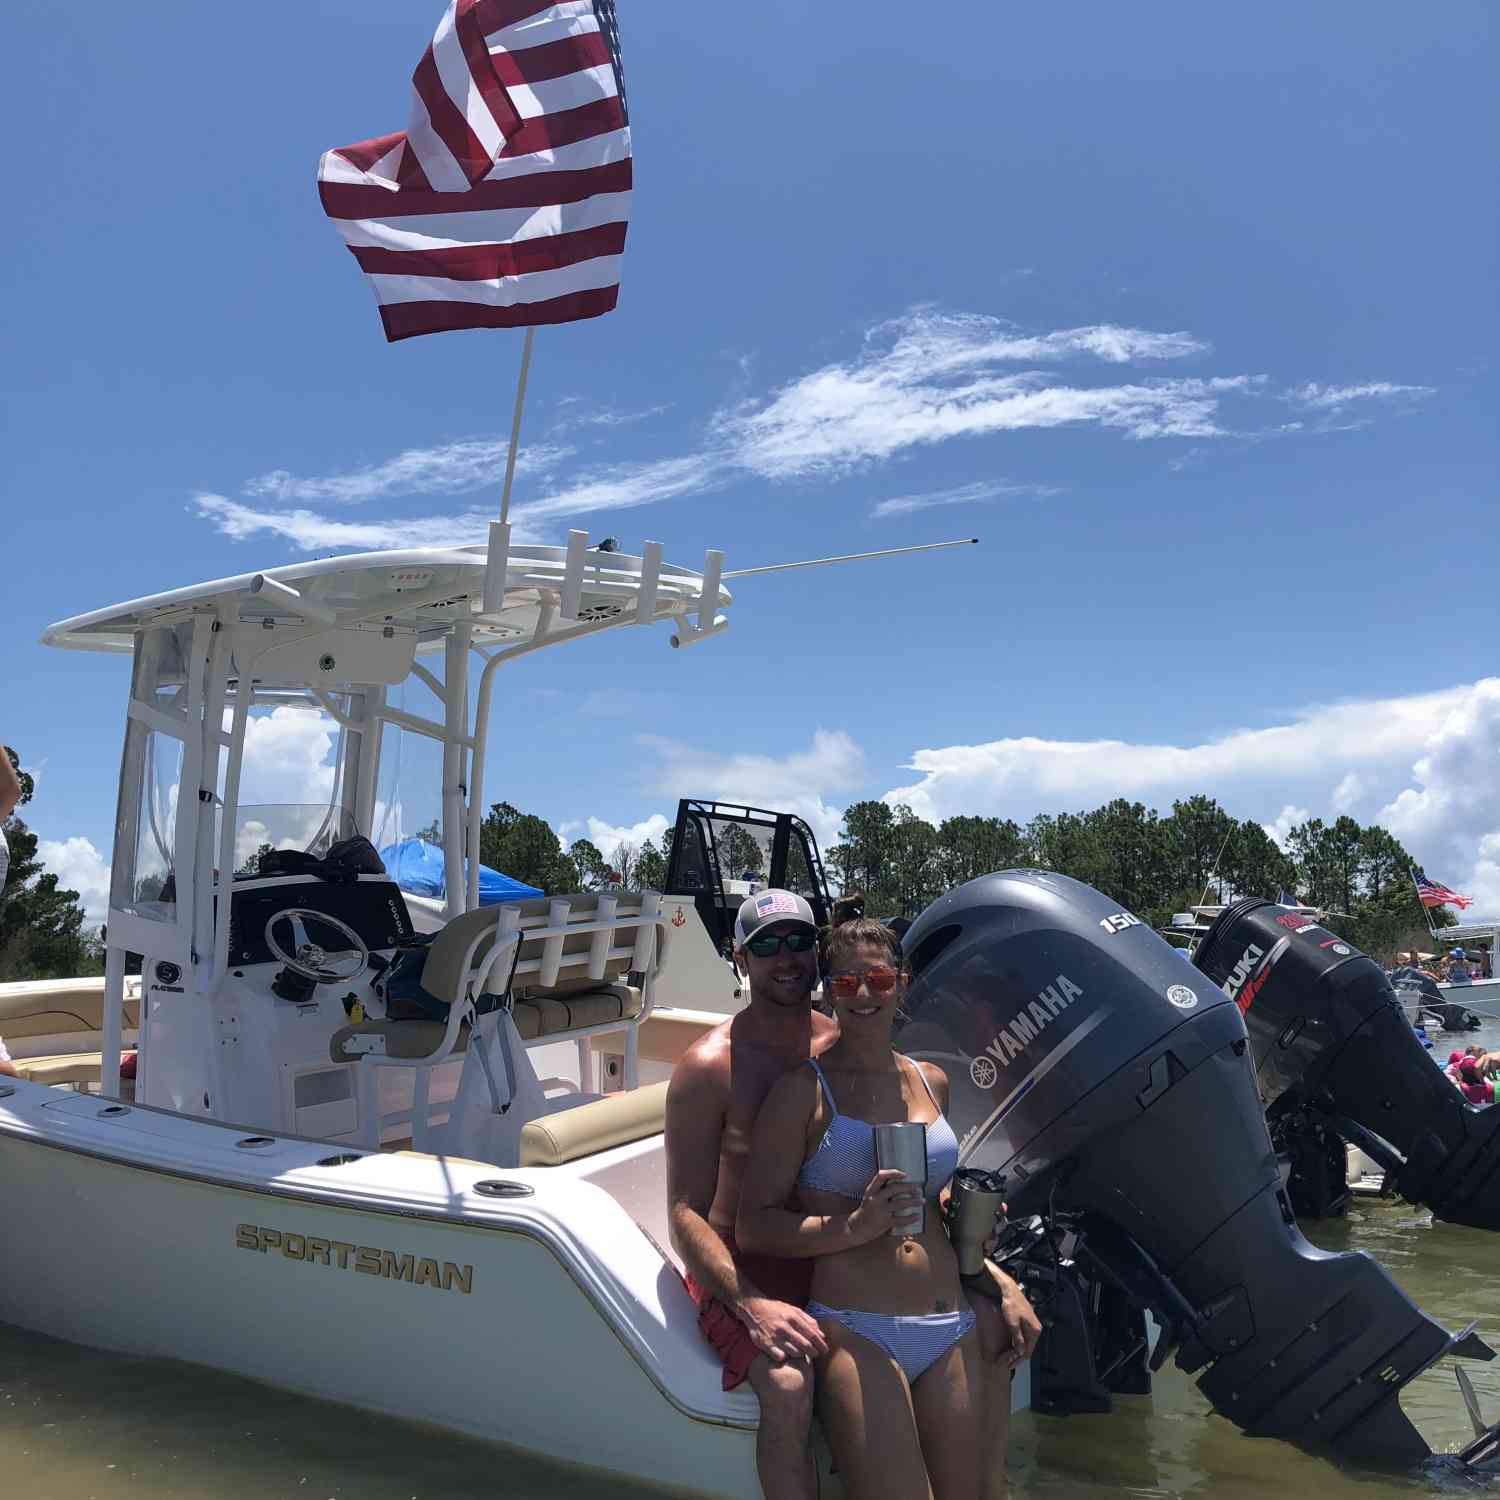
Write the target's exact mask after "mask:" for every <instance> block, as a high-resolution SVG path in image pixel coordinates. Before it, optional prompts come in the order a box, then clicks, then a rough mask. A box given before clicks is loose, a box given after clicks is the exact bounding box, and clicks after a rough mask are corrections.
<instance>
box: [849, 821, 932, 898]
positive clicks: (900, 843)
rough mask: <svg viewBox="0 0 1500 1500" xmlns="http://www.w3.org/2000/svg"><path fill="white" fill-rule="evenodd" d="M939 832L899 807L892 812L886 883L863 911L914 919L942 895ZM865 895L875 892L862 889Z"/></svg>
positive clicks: (926, 822)
mask: <svg viewBox="0 0 1500 1500" xmlns="http://www.w3.org/2000/svg"><path fill="white" fill-rule="evenodd" d="M938 851H939V845H938V831H937V829H936V828H934V827H933V826H932V824H931V823H929V822H928V821H927V820H926V819H925V818H919V817H918V816H917V815H916V814H915V813H914V812H913V811H912V810H911V808H909V807H907V806H905V805H902V806H900V807H897V808H895V809H894V817H893V819H892V823H891V835H890V863H889V869H888V874H887V878H886V880H885V881H884V882H883V883H882V884H881V885H880V886H878V887H877V888H876V890H877V892H878V895H879V901H878V904H868V903H867V905H866V908H865V909H866V911H869V912H872V913H879V914H881V915H899V916H903V917H914V916H916V914H917V913H918V912H919V911H921V910H922V908H923V907H925V906H927V905H929V904H930V903H931V902H933V901H935V900H936V899H937V898H938V897H939V896H940V895H942V893H943V876H942V865H941V861H940V859H939V852H938ZM865 894H866V896H870V895H872V894H874V893H872V892H871V890H870V888H869V887H868V886H866V887H865Z"/></svg>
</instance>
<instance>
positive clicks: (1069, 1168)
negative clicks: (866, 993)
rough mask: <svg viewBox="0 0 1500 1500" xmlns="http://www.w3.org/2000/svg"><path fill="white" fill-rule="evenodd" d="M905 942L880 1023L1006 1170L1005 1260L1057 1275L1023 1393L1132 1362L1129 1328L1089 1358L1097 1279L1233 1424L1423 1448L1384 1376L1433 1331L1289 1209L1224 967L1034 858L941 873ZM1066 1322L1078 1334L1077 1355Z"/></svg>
mask: <svg viewBox="0 0 1500 1500" xmlns="http://www.w3.org/2000/svg"><path fill="white" fill-rule="evenodd" d="M1278 930H1281V929H1278ZM904 951H905V953H906V955H907V957H908V961H909V963H910V965H911V968H912V973H913V977H912V982H911V987H910V990H909V992H908V997H907V1001H906V1004H905V1006H904V1009H903V1017H902V1020H901V1023H900V1026H901V1029H900V1032H899V1035H898V1039H897V1044H898V1045H899V1046H900V1047H901V1049H902V1051H904V1052H907V1053H909V1054H911V1055H914V1056H917V1057H922V1058H930V1059H931V1060H933V1061H935V1062H937V1063H938V1064H939V1065H940V1066H942V1067H944V1068H945V1069H946V1070H947V1072H948V1076H949V1084H950V1105H949V1110H948V1113H949V1117H950V1119H952V1120H953V1123H954V1126H955V1129H957V1130H958V1132H959V1139H960V1146H961V1150H960V1161H961V1163H962V1164H963V1165H965V1166H972V1167H978V1168H983V1169H985V1170H988V1171H995V1172H1004V1173H1006V1174H1007V1177H1008V1180H1009V1182H1010V1184H1011V1186H1010V1190H1009V1200H1010V1215H1011V1219H1012V1222H1013V1223H1017V1221H1021V1222H1022V1223H1023V1224H1024V1221H1025V1220H1026V1219H1027V1216H1033V1220H1034V1223H1033V1225H1032V1227H1031V1228H1029V1229H1027V1228H1024V1227H1023V1228H1022V1229H1020V1230H1019V1231H1018V1233H1019V1234H1020V1235H1021V1236H1022V1237H1023V1238H1024V1239H1025V1240H1026V1243H1025V1244H1024V1245H1023V1246H1022V1247H1021V1248H1020V1249H1019V1250H1018V1251H1016V1252H1015V1255H1014V1263H1015V1264H1016V1265H1017V1268H1018V1269H1019V1270H1020V1271H1021V1272H1022V1275H1023V1277H1025V1278H1027V1280H1028V1284H1029V1285H1041V1284H1043V1283H1047V1284H1049V1288H1050V1291H1051V1292H1052V1293H1054V1294H1057V1293H1058V1288H1059V1287H1060V1286H1061V1287H1063V1288H1066V1290H1065V1291H1063V1292H1061V1294H1060V1296H1061V1300H1060V1301H1059V1300H1058V1295H1054V1296H1053V1299H1052V1301H1053V1306H1054V1307H1055V1308H1056V1309H1057V1316H1056V1318H1055V1320H1054V1322H1053V1326H1052V1327H1051V1328H1049V1330H1048V1332H1047V1334H1046V1335H1045V1336H1044V1341H1043V1347H1042V1349H1041V1350H1040V1351H1039V1353H1038V1358H1037V1361H1036V1364H1037V1367H1038V1368H1036V1369H1035V1371H1034V1381H1035V1386H1034V1388H1035V1389H1037V1390H1038V1391H1039V1392H1040V1394H1041V1399H1040V1402H1039V1404H1041V1405H1042V1406H1043V1407H1044V1408H1045V1407H1047V1406H1048V1405H1049V1404H1050V1405H1051V1406H1052V1408H1053V1409H1068V1401H1067V1399H1066V1395H1067V1393H1066V1392H1065V1391H1058V1390H1056V1389H1054V1390H1053V1399H1052V1401H1051V1402H1050V1403H1049V1399H1048V1390H1049V1384H1050V1385H1051V1386H1053V1387H1056V1386H1057V1385H1059V1384H1062V1385H1066V1384H1067V1383H1068V1381H1069V1380H1070V1379H1072V1381H1073V1383H1074V1384H1075V1385H1077V1384H1079V1377H1078V1376H1077V1374H1076V1372H1077V1371H1078V1370H1079V1369H1083V1370H1085V1371H1088V1370H1092V1373H1093V1376H1094V1386H1095V1387H1096V1388H1097V1389H1093V1390H1081V1391H1079V1393H1078V1394H1079V1397H1080V1400H1079V1403H1078V1404H1079V1405H1080V1406H1083V1407H1086V1406H1087V1405H1088V1404H1089V1403H1090V1402H1091V1401H1095V1400H1097V1397H1098V1394H1099V1392H1100V1391H1101V1390H1105V1389H1107V1388H1108V1386H1109V1384H1110V1380H1109V1378H1108V1377H1109V1376H1110V1375H1111V1373H1112V1372H1113V1371H1115V1370H1116V1369H1117V1368H1129V1367H1132V1366H1133V1365H1135V1364H1136V1362H1137V1359H1138V1355H1139V1350H1137V1349H1135V1348H1133V1346H1132V1345H1131V1344H1130V1342H1129V1339H1128V1337H1127V1338H1126V1340H1125V1342H1124V1343H1121V1340H1120V1339H1119V1338H1118V1337H1117V1338H1115V1340H1114V1345H1115V1350H1114V1353H1113V1356H1112V1360H1111V1361H1110V1362H1108V1363H1106V1362H1105V1359H1104V1352H1105V1351H1104V1348H1103V1345H1104V1344H1106V1343H1108V1342H1109V1340H1108V1339H1105V1338H1103V1337H1101V1336H1100V1329H1099V1327H1098V1326H1097V1324H1098V1319H1097V1318H1095V1319H1092V1320H1091V1319H1090V1318H1089V1317H1088V1316H1087V1309H1088V1308H1089V1307H1090V1306H1095V1307H1097V1306H1098V1305H1099V1304H1098V1298H1097V1297H1096V1295H1095V1293H1096V1289H1097V1288H1098V1287H1100V1286H1104V1287H1107V1288H1109V1289H1110V1290H1111V1291H1112V1293H1113V1294H1119V1293H1122V1292H1123V1293H1124V1294H1126V1295H1128V1296H1129V1297H1130V1298H1132V1299H1133V1300H1134V1301H1136V1302H1137V1303H1139V1304H1144V1305H1145V1306H1147V1307H1149V1308H1150V1309H1151V1311H1152V1313H1153V1314H1154V1316H1155V1319H1156V1321H1157V1323H1158V1324H1159V1325H1160V1326H1161V1328H1162V1329H1163V1330H1164V1332H1163V1334H1162V1336H1161V1341H1159V1342H1158V1346H1157V1350H1156V1357H1155V1359H1154V1361H1153V1364H1154V1365H1156V1366H1159V1364H1160V1363H1161V1362H1162V1360H1163V1359H1164V1358H1165V1357H1166V1355H1167V1353H1168V1352H1171V1351H1175V1354H1176V1359H1177V1363H1178V1365H1179V1366H1180V1367H1181V1368H1182V1369H1184V1370H1185V1371H1187V1372H1188V1373H1191V1374H1197V1375H1198V1377H1199V1378H1198V1384H1199V1388H1200V1389H1201V1390H1202V1391H1203V1393H1204V1394H1205V1396H1207V1398H1208V1399H1209V1400H1210V1401H1211V1402H1212V1403H1213V1405H1214V1407H1215V1409H1216V1410H1218V1411H1219V1412H1221V1413H1222V1414H1223V1415H1225V1416H1227V1417H1229V1418H1230V1419H1231V1420H1232V1421H1234V1422H1235V1423H1236V1424H1238V1425H1239V1426H1240V1427H1241V1428H1243V1429H1244V1430H1245V1431H1246V1432H1247V1433H1251V1434H1255V1435H1264V1436H1273V1437H1280V1438H1284V1439H1287V1440H1288V1441H1291V1442H1294V1443H1297V1444H1299V1445H1301V1446H1303V1447H1307V1448H1310V1449H1315V1450H1324V1451H1327V1450H1335V1451H1338V1452H1342V1453H1345V1454H1347V1455H1349V1456H1351V1457H1357V1458H1358V1459H1359V1460H1360V1461H1361V1462H1362V1463H1371V1462H1378V1463H1383V1464H1390V1465H1394V1466H1407V1465H1411V1464H1415V1463H1418V1462H1420V1461H1421V1460H1422V1459H1424V1458H1425V1457H1427V1456H1428V1453H1429V1449H1428V1447H1427V1444H1426V1443H1425V1442H1424V1441H1423V1439H1422V1438H1421V1436H1420V1435H1419V1434H1418V1432H1417V1431H1416V1429H1415V1428H1414V1427H1413V1426H1412V1425H1411V1423H1410V1422H1409V1421H1408V1419H1407V1418H1406V1416H1405V1414H1404V1413H1403V1412H1402V1410H1401V1407H1400V1405H1399V1403H1398V1401H1397V1393H1398V1392H1399V1391H1400V1389H1401V1388H1402V1387H1403V1386H1404V1385H1406V1384H1407V1383H1408V1382H1409V1381H1410V1380H1411V1379H1413V1378H1414V1377H1415V1376H1416V1375H1417V1374H1419V1373H1420V1372H1421V1371H1422V1370H1424V1369H1426V1368H1427V1367H1428V1366H1429V1365H1431V1364H1432V1363H1433V1362H1434V1361H1435V1360H1436V1359H1438V1358H1439V1357H1440V1356H1442V1355H1443V1354H1444V1353H1446V1352H1447V1351H1448V1350H1449V1349H1450V1348H1451V1347H1452V1346H1453V1344H1454V1340H1453V1339H1452V1338H1451V1337H1450V1335H1449V1334H1448V1333H1447V1332H1446V1331H1445V1330H1444V1329H1443V1328H1441V1327H1440V1326H1439V1325H1438V1324H1437V1323H1435V1322H1434V1321H1433V1320H1432V1319H1430V1318H1428V1317H1427V1316H1426V1315H1425V1314H1424V1313H1422V1311H1421V1310H1420V1309H1419V1308H1417V1307H1416V1306H1415V1305H1414V1304H1413V1303H1412V1302H1411V1301H1410V1300H1409V1299H1408V1298H1407V1297H1406V1296H1405V1294H1404V1293H1402V1292H1401V1290H1400V1289H1399V1288H1398V1287H1397V1286H1396V1285H1395V1283H1394V1282H1393V1281H1392V1280H1391V1279H1390V1277H1389V1276H1387V1275H1386V1273H1385V1272H1384V1271H1383V1270H1382V1269H1381V1268H1380V1267H1379V1266H1378V1265H1377V1264H1376V1263H1375V1261H1373V1260H1372V1259H1370V1257H1368V1256H1367V1255H1365V1254H1363V1253H1360V1252H1348V1253H1343V1254H1333V1253H1329V1252H1327V1251H1323V1250H1319V1249H1316V1248H1315V1247H1314V1246H1312V1245H1310V1244H1309V1243H1308V1242H1307V1240H1305V1239H1304V1238H1303V1236H1302V1235H1301V1234H1300V1232H1299V1231H1298V1229H1297V1226H1296V1221H1295V1217H1294V1215H1293V1212H1292V1208H1291V1205H1290V1203H1289V1201H1288V1199H1287V1196H1286V1193H1285V1191H1284V1190H1283V1187H1282V1184H1281V1179H1280V1174H1279V1170H1278V1163H1277V1158H1276V1153H1275V1151H1274V1149H1273V1148H1272V1144H1271V1138H1270V1135H1269V1133H1268V1130H1267V1126H1266V1121H1265V1116H1264V1113H1263V1110H1262V1106H1261V1101H1260V1097H1259V1094H1258V1092H1257V1089H1256V1080H1255V1075H1254V1072H1253V1071H1252V1068H1251V1059H1250V1055H1249V1054H1250V1040H1249V1036H1248V1034H1247V1031H1246V1027H1245V1021H1244V1017H1243V1015H1242V1014H1241V1010H1240V1007H1239V1006H1238V1005H1236V1003H1235V1001H1234V1000H1233V999H1231V997H1230V996H1229V995H1228V994H1226V992H1225V991H1224V989H1222V988H1220V986H1219V985H1218V984H1217V983H1214V982H1212V981H1211V980H1210V978H1209V976H1208V975H1207V974H1205V973H1203V972H1200V971H1199V970H1197V969H1195V968H1194V967H1193V966H1192V965H1190V964H1188V963H1185V962H1184V960H1183V956H1182V955H1181V954H1180V953H1179V952H1178V951H1177V950H1176V949H1174V948H1173V947H1171V946H1170V945H1169V944H1168V943H1166V942H1165V941H1164V940H1163V939H1162V938H1160V937H1159V936H1157V935H1156V934H1155V933H1154V932H1152V931H1151V929H1150V928H1149V927H1147V926H1146V925H1144V924H1143V923H1140V922H1138V921H1136V920H1135V919H1134V918H1132V917H1130V915H1129V914H1128V913H1122V912H1120V910H1119V908H1118V904H1117V903H1115V902H1113V901H1111V900H1110V899H1109V898H1108V897H1106V896H1104V895H1101V894H1100V893H1099V892H1098V891H1095V890H1092V889H1091V888H1090V887H1088V886H1086V885H1083V884H1082V883H1080V882H1079V881H1076V880H1072V879H1069V878H1068V877H1066V876H1062V875H1054V874H1049V873H1046V872H1042V871H1036V870H1008V871H1004V872H1001V873H999V874H994V875H987V876H983V877H981V878H980V879H978V880H974V881H970V882H969V883H968V884H966V885H963V886H960V887H959V888H958V889H957V890H955V891H952V892H950V893H949V894H948V895H946V896H944V897H942V898H941V899H939V900H938V901H937V902H935V903H934V904H933V905H932V906H930V907H929V908H928V909H927V910H926V911H925V912H924V913H923V914H922V915H921V916H920V917H918V918H917V920H916V922H915V923H914V924H913V925H912V927H911V929H910V931H909V932H908V933H907V934H906V937H905V940H904ZM1069 1308H1071V1312H1069V1311H1068V1309H1069ZM1080 1309H1082V1311H1080ZM1115 1321H1116V1322H1117V1323H1118V1322H1119V1319H1118V1318H1116V1319H1115ZM1080 1339H1082V1340H1085V1341H1089V1340H1092V1341H1093V1343H1094V1344H1095V1345H1096V1347H1094V1348H1092V1349H1086V1350H1085V1351H1084V1355H1083V1357H1082V1358H1080V1353H1079V1350H1080V1345H1079V1342H1078V1341H1079V1340H1080ZM1049 1344H1051V1345H1052V1346H1053V1347H1051V1348H1050V1349H1049V1347H1048V1345H1049ZM1469 1347H1471V1348H1472V1345H1471V1346H1469ZM1069 1370H1072V1371H1074V1372H1075V1373H1074V1375H1073V1376H1071V1377H1070V1376H1069V1375H1068V1373H1067V1372H1068V1371H1069ZM1083 1383H1084V1384H1085V1385H1086V1384H1087V1381H1086V1380H1085V1381H1084V1382H1083ZM1116 1388H1119V1387H1118V1386H1116Z"/></svg>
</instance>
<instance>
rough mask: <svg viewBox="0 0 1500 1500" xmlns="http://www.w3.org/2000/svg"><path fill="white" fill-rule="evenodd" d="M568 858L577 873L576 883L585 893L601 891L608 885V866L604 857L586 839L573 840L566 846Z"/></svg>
mask: <svg viewBox="0 0 1500 1500" xmlns="http://www.w3.org/2000/svg"><path fill="white" fill-rule="evenodd" d="M568 858H569V859H571V860H572V861H573V867H574V868H575V869H576V870H577V871H578V883H579V884H580V885H581V886H582V887H583V888H584V890H586V891H602V890H603V889H604V888H605V887H606V886H607V885H608V884H609V866H608V865H607V864H605V862H604V856H603V855H602V854H601V853H600V852H599V850H598V848H597V847H596V846H595V845H594V844H593V843H591V842H590V841H589V840H588V839H574V840H573V842H572V843H571V844H570V845H569V846H568Z"/></svg>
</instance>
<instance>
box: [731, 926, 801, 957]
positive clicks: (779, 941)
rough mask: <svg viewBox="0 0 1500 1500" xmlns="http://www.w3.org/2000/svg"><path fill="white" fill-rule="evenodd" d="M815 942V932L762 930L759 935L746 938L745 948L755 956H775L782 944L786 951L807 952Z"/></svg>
mask: <svg viewBox="0 0 1500 1500" xmlns="http://www.w3.org/2000/svg"><path fill="white" fill-rule="evenodd" d="M817 943H818V935H817V933H815V932H802V931H798V932H763V933H762V934H761V935H760V936H759V937H753V938H749V939H747V940H746V942H745V948H746V951H747V952H750V953H753V954H754V955H755V956H756V957H757V958H775V957H776V955H777V954H778V953H780V952H781V949H782V945H783V944H785V945H786V948H787V951H788V952H791V953H808V952H810V951H811V950H812V949H813V948H815V947H816V946H817Z"/></svg>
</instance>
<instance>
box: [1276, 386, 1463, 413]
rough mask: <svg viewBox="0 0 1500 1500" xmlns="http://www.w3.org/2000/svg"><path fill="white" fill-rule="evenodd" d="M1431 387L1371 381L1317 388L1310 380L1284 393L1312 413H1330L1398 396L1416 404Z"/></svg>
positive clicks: (1431, 391) (1431, 393) (1432, 388)
mask: <svg viewBox="0 0 1500 1500" xmlns="http://www.w3.org/2000/svg"><path fill="white" fill-rule="evenodd" d="M1434 393H1435V392H1434V387H1432V386H1430V385H1395V384H1393V383H1392V382H1391V381H1389V380H1371V381H1367V382H1366V383H1365V384H1364V385H1319V384H1318V383H1317V381H1315V380H1309V381H1307V382H1306V384H1304V385H1299V386H1295V387H1293V389H1291V390H1290V391H1288V392H1287V400H1289V401H1296V402H1299V403H1301V405H1303V406H1309V407H1311V408H1312V409H1313V410H1314V411H1333V410H1335V409H1336V408H1338V407H1341V406H1347V405H1348V404H1349V403H1350V402H1351V401H1370V400H1379V401H1389V400H1392V399H1393V398H1395V397H1398V396H1404V397H1406V398H1408V399H1409V400H1413V401H1418V400H1421V399H1423V398H1424V397H1426V396H1431V395H1433V394H1434Z"/></svg>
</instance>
